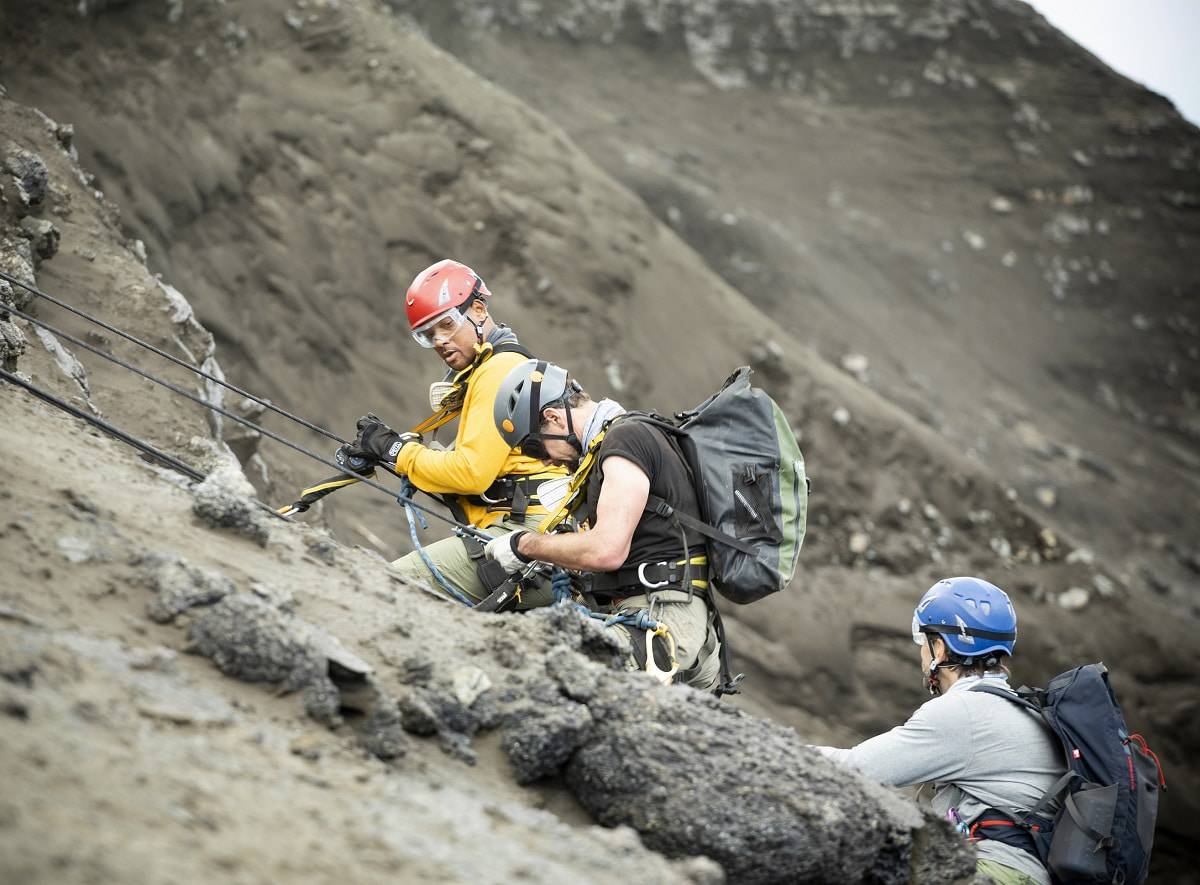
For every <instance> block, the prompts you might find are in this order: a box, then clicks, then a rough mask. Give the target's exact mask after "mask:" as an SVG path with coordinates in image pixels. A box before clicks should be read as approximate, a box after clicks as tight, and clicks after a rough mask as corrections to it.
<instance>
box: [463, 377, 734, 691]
mask: <svg viewBox="0 0 1200 885" xmlns="http://www.w3.org/2000/svg"><path fill="white" fill-rule="evenodd" d="M622 416H624V409H622V408H621V406H620V405H619V404H617V403H615V402H613V401H612V400H601V401H599V402H596V401H594V400H592V399H591V398H590V397H589V396H588V395H587V394H586V393H585V392H584V391H583V389H582V388H581V387H580V386H579V384H578V383H576V382H575V381H573V380H571V379H570V378H568V376H567V372H566V370H564V369H562V368H561V367H559V366H556V365H554V364H552V363H546V362H544V361H538V360H529V361H527V362H525V363H523V364H522V365H519V366H517V367H515V368H514V369H512V370H511V371H510V372H509V374H508V376H507V377H506V378H505V379H504V381H503V382H502V383H501V385H500V390H499V392H498V393H497V396H496V407H495V419H496V427H497V429H498V430H499V431H500V434H501V436H503V437H504V439H505V441H506V442H508V444H509V445H511V446H512V447H513V448H514V449H517V448H519V449H520V450H521V452H522V454H525V455H528V456H529V457H533V458H540V459H541V460H543V461H546V462H547V463H551V464H557V465H564V466H568V467H571V468H573V469H575V471H576V473H575V477H574V478H575V479H584V480H585V482H586V485H585V486H581V487H580V494H579V495H577V496H576V501H578V502H579V503H578V505H577V506H576V507H575V509H574V511H573V515H574V516H575V518H576V519H577V520H579V521H580V522H584V521H586V522H587V523H588V524H589V528H588V530H587V531H582V532H570V533H555V534H539V533H537V532H529V531H519V532H515V533H513V534H512V535H506V536H504V537H503V538H498V539H496V540H495V541H493V542H491V543H490V544H488V545H487V555H488V556H490V557H491V558H492V559H495V560H497V561H498V562H500V563H501V564H502V565H503V566H504V567H505V569H506V570H508V571H509V572H517V571H520V570H522V569H524V568H526V567H527V566H528V564H529V563H531V562H533V561H535V560H537V561H541V562H548V563H552V564H554V565H558V566H562V567H564V568H567V569H572V570H576V571H581V572H590V573H592V574H593V580H592V593H593V595H594V596H595V597H596V600H597V602H598V603H599V604H600V605H601V606H603V607H604V608H605V610H606V611H610V612H612V613H625V614H637V613H639V612H643V611H644V612H647V613H648V615H649V617H650V618H651V619H653V620H654V621H656V622H658V623H660V624H662V625H665V626H666V628H667V631H668V632H669V634H670V639H671V640H672V641H673V642H674V647H675V660H676V663H677V664H678V668H679V669H678V673H677V674H675V677H674V680H672V681H678V682H684V683H686V684H688V685H691V686H693V687H695V688H700V689H705V690H713V689H715V688H716V687H717V685H718V682H719V681H720V669H721V668H720V642H719V640H718V638H717V631H716V630H715V629H714V624H713V619H714V614H713V609H712V607H711V606H710V605H709V603H708V589H709V588H708V581H707V565H706V560H705V558H704V552H705V550H704V544H703V543H702V539H700V538H691V537H687V535H686V533H685V532H684V531H683V529H682V527H681V526H680V525H679V523H678V522H677V521H676V520H671V519H668V518H667V517H664V516H661V515H659V514H658V513H656V512H654V511H653V510H647V509H646V505H647V501H648V500H649V499H650V496H651V495H655V496H658V497H659V498H662V499H664V500H665V501H666V502H667V503H668V504H670V505H671V506H672V507H673V508H675V509H677V510H679V512H681V513H687V514H690V515H692V516H695V517H697V518H699V517H700V509H699V505H698V504H697V501H696V493H695V490H694V489H693V487H692V483H691V479H690V476H689V473H688V469H687V466H686V464H685V463H684V461H683V457H682V455H681V454H680V452H679V451H678V449H677V448H676V447H675V445H674V444H673V442H672V441H671V439H670V438H669V437H668V436H667V435H666V434H665V433H664V432H663V431H662V430H660V429H659V428H657V427H655V426H654V425H653V424H651V423H648V422H645V421H643V420H640V419H639V418H637V417H636V416H626V417H622ZM574 503H575V502H574V501H568V502H567V504H568V505H571V504H574ZM548 509H551V510H552V509H553V508H548ZM612 629H616V630H621V631H622V632H623V633H624V634H625V635H627V636H628V637H629V640H630V645H631V664H630V666H631V669H645V670H648V671H649V672H651V673H655V674H656V675H659V676H660V678H662V679H663V681H668V679H669V675H668V674H669V673H670V672H671V670H672V668H671V666H670V655H669V644H667V643H666V642H665V640H664V638H663V637H661V636H658V637H656V636H655V635H654V634H653V633H648V632H647V631H645V630H644V629H640V628H639V627H637V626H636V625H634V624H624V625H620V626H614V627H613V628H612Z"/></svg>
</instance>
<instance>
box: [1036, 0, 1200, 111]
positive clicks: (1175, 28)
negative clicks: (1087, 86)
mask: <svg viewBox="0 0 1200 885" xmlns="http://www.w3.org/2000/svg"><path fill="white" fill-rule="evenodd" d="M1029 2H1030V4H1031V5H1032V6H1033V8H1034V9H1036V10H1037V11H1038V12H1040V13H1041V14H1042V15H1044V16H1045V17H1046V19H1047V20H1048V21H1049V22H1050V23H1051V24H1052V25H1054V26H1055V27H1056V28H1058V29H1059V30H1060V31H1062V32H1063V33H1065V34H1066V35H1067V36H1069V37H1070V38H1071V39H1072V40H1074V41H1075V42H1076V43H1079V44H1081V45H1083V46H1085V47H1086V48H1087V49H1088V50H1090V51H1091V52H1092V53H1093V54H1094V55H1096V56H1098V57H1099V58H1101V59H1102V60H1103V61H1104V62H1105V63H1106V64H1108V66H1109V67H1111V68H1113V69H1115V70H1117V71H1120V72H1121V73H1122V74H1124V75H1125V76H1126V77H1129V78H1130V79H1131V80H1136V81H1138V82H1139V83H1143V84H1145V85H1146V86H1148V87H1149V88H1150V89H1153V90H1154V91H1155V92H1157V93H1159V94H1161V95H1165V96H1166V97H1167V98H1169V99H1171V101H1172V102H1173V103H1174V104H1175V107H1176V108H1178V109H1179V112H1180V113H1181V114H1183V116H1184V117H1186V118H1187V119H1188V120H1189V121H1190V122H1191V123H1194V124H1196V125H1200V0H1029Z"/></svg>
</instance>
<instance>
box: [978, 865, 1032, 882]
mask: <svg viewBox="0 0 1200 885" xmlns="http://www.w3.org/2000/svg"><path fill="white" fill-rule="evenodd" d="M972 881H973V882H975V883H976V885H983V883H988V885H1038V880H1037V879H1035V878H1033V877H1032V876H1027V875H1025V874H1024V873H1022V872H1021V871H1020V870H1014V869H1013V868H1012V867H1006V866H1004V865H1003V864H1001V863H997V862H996V861H994V860H984V859H980V860H979V861H977V862H976V864H975V878H974V879H973V880H972Z"/></svg>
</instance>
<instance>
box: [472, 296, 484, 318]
mask: <svg viewBox="0 0 1200 885" xmlns="http://www.w3.org/2000/svg"><path fill="white" fill-rule="evenodd" d="M470 312H471V319H473V320H474V321H475V322H476V323H482V322H483V321H484V320H486V319H487V317H488V309H487V302H485V301H484V300H483V299H482V298H476V299H475V301H474V302H473V303H472V304H471V311H470Z"/></svg>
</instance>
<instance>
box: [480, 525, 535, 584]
mask: <svg viewBox="0 0 1200 885" xmlns="http://www.w3.org/2000/svg"><path fill="white" fill-rule="evenodd" d="M528 534H529V532H524V531H520V532H511V533H509V534H507V535H501V536H500V537H499V538H492V540H490V541H488V542H487V544H486V545H484V548H483V552H484V553H485V554H487V556H488V558H489V559H494V560H496V562H498V563H500V565H501V566H502V567H503V568H504V571H506V572H507V573H508V574H510V575H511V574H514V573H515V572H519V571H523V570H524V569H525V566H527V565H529V563H531V562H533V560H532V559H530V558H529V557H527V556H525V555H524V554H523V553H521V552H520V551H519V550H518V549H517V545H518V544H520V543H521V538H522V537H523V536H524V535H528Z"/></svg>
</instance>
